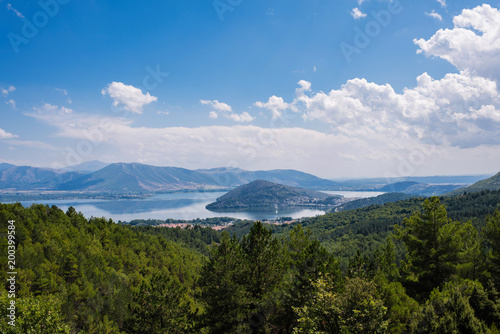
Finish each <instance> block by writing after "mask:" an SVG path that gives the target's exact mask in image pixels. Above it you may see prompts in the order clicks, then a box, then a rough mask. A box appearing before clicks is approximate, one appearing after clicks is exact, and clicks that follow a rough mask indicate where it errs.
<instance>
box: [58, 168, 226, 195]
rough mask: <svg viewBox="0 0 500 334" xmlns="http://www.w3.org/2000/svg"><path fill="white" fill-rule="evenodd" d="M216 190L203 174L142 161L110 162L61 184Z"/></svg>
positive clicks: (116, 188)
mask: <svg viewBox="0 0 500 334" xmlns="http://www.w3.org/2000/svg"><path fill="white" fill-rule="evenodd" d="M208 188H212V189H217V188H218V187H216V186H214V180H213V179H212V178H211V177H210V176H208V175H205V174H203V173H199V172H196V171H192V170H189V169H184V168H176V167H155V166H149V165H143V164H139V163H129V164H126V163H116V164H111V165H109V166H107V167H105V168H103V169H101V170H98V171H97V172H95V173H92V174H89V175H85V176H82V177H80V178H79V179H76V180H74V181H71V182H67V183H65V184H62V185H61V186H60V189H61V190H87V191H107V192H155V191H176V190H200V189H208Z"/></svg>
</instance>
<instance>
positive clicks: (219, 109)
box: [200, 100, 255, 123]
mask: <svg viewBox="0 0 500 334" xmlns="http://www.w3.org/2000/svg"><path fill="white" fill-rule="evenodd" d="M200 103H201V104H204V105H210V106H212V108H213V109H215V110H212V111H211V112H210V113H209V114H208V117H210V118H212V119H217V118H218V117H219V114H220V115H222V116H223V117H225V118H227V119H230V120H232V121H235V122H238V123H244V122H251V121H253V120H254V119H255V117H252V116H250V114H249V113H248V112H246V111H245V112H243V113H242V114H236V113H233V108H232V107H231V106H230V105H228V104H226V103H223V102H219V101H218V100H212V101H211V100H200Z"/></svg>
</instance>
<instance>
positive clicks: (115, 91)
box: [101, 81, 158, 114]
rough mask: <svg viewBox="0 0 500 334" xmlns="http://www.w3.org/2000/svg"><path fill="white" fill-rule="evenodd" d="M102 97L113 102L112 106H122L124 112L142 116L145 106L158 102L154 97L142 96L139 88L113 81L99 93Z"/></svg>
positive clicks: (147, 94)
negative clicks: (107, 96)
mask: <svg viewBox="0 0 500 334" xmlns="http://www.w3.org/2000/svg"><path fill="white" fill-rule="evenodd" d="M101 93H102V95H109V96H110V97H111V98H112V99H113V100H114V101H113V106H115V107H118V106H120V105H121V106H123V108H124V109H125V110H128V111H131V112H134V113H137V114H142V112H143V108H144V106H145V105H147V104H150V103H151V102H156V101H158V98H157V97H156V96H152V95H151V94H149V92H148V93H146V94H143V93H142V91H141V90H140V89H139V88H136V87H134V86H132V85H125V84H124V83H122V82H116V81H113V82H112V83H110V84H109V85H108V86H107V87H106V88H104V89H103V90H102V91H101Z"/></svg>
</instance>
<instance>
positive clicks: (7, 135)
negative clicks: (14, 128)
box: [0, 129, 18, 139]
mask: <svg viewBox="0 0 500 334" xmlns="http://www.w3.org/2000/svg"><path fill="white" fill-rule="evenodd" d="M17 137H18V136H16V135H14V134H12V133H9V132H7V131H5V130H4V129H0V139H12V138H17Z"/></svg>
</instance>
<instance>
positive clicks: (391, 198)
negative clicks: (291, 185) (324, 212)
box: [329, 193, 418, 212]
mask: <svg viewBox="0 0 500 334" xmlns="http://www.w3.org/2000/svg"><path fill="white" fill-rule="evenodd" d="M414 197H418V196H416V195H410V194H403V193H387V194H382V195H379V196H376V197H369V198H360V199H357V200H354V201H351V202H348V203H344V204H340V205H338V206H336V207H334V208H333V209H331V210H329V211H330V212H339V211H346V210H355V209H359V208H364V207H365V206H369V205H382V204H385V203H392V202H398V201H403V200H406V199H410V198H414Z"/></svg>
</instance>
